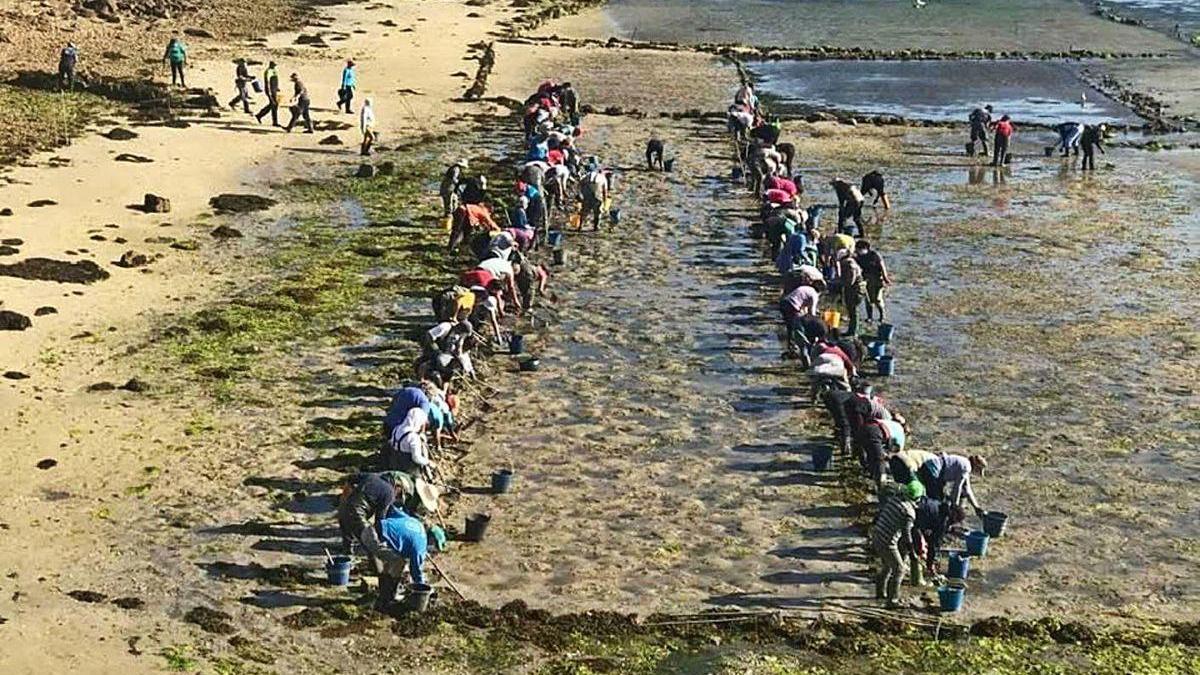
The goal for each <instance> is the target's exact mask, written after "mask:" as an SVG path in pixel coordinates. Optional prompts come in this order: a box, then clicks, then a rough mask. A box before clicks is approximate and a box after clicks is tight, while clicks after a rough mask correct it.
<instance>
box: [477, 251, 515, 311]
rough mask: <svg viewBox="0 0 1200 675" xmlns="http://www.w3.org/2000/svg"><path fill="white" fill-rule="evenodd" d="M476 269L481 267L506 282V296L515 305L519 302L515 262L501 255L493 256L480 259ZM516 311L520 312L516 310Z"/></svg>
mask: <svg viewBox="0 0 1200 675" xmlns="http://www.w3.org/2000/svg"><path fill="white" fill-rule="evenodd" d="M475 268H476V269H481V270H483V271H485V272H489V273H490V274H491V275H492V278H493V279H495V280H497V281H499V282H500V283H502V284H504V291H505V297H506V298H507V299H508V301H509V302H512V303H513V304H514V305H515V304H516V303H517V302H519V299H520V296H519V295H518V294H517V278H516V276H517V275H516V270H515V269H513V264H512V263H511V262H509V261H507V260H505V259H503V258H500V257H492V258H488V259H486V260H481V261H479V264H477V265H476V266H475ZM514 313H519V312H516V310H514Z"/></svg>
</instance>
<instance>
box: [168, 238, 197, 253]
mask: <svg viewBox="0 0 1200 675" xmlns="http://www.w3.org/2000/svg"><path fill="white" fill-rule="evenodd" d="M171 248H173V249H176V250H178V251H199V250H200V242H198V241H196V240H194V239H184V240H182V241H177V242H173V243H172V244H171Z"/></svg>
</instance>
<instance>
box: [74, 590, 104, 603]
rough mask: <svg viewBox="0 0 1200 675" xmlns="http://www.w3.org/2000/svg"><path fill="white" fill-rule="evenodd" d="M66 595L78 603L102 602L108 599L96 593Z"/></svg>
mask: <svg viewBox="0 0 1200 675" xmlns="http://www.w3.org/2000/svg"><path fill="white" fill-rule="evenodd" d="M67 595H69V596H71V597H72V598H75V599H76V600H78V601H80V602H104V601H105V600H107V599H108V596H107V595H105V594H103V593H97V592H96V591H71V592H70V593H67Z"/></svg>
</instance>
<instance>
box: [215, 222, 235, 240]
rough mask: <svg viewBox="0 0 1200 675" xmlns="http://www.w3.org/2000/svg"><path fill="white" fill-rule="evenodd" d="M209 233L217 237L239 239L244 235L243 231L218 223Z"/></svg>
mask: <svg viewBox="0 0 1200 675" xmlns="http://www.w3.org/2000/svg"><path fill="white" fill-rule="evenodd" d="M209 234H211V235H212V236H214V237H216V238H217V239H238V238H240V237H241V236H242V231H241V230H238V229H236V228H232V227H229V226H228V225H218V226H216V227H215V228H213V231H212V232H209Z"/></svg>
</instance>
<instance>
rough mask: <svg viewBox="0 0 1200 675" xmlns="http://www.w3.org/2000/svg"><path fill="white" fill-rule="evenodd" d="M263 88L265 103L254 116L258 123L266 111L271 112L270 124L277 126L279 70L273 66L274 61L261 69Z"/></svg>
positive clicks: (265, 114)
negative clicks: (265, 96)
mask: <svg viewBox="0 0 1200 675" xmlns="http://www.w3.org/2000/svg"><path fill="white" fill-rule="evenodd" d="M263 89H264V90H265V93H266V95H267V105H265V106H263V109H262V110H260V111H258V114H257V115H255V116H254V117H255V118H256V119H257V120H258V122H259V124H261V123H262V121H263V118H264V117H266V116H267V113H270V114H271V126H273V127H277V126H279V71H278V70H277V69H276V68H275V62H274V61H271V62H270V63H268V64H267V69H266V70H264V71H263Z"/></svg>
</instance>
